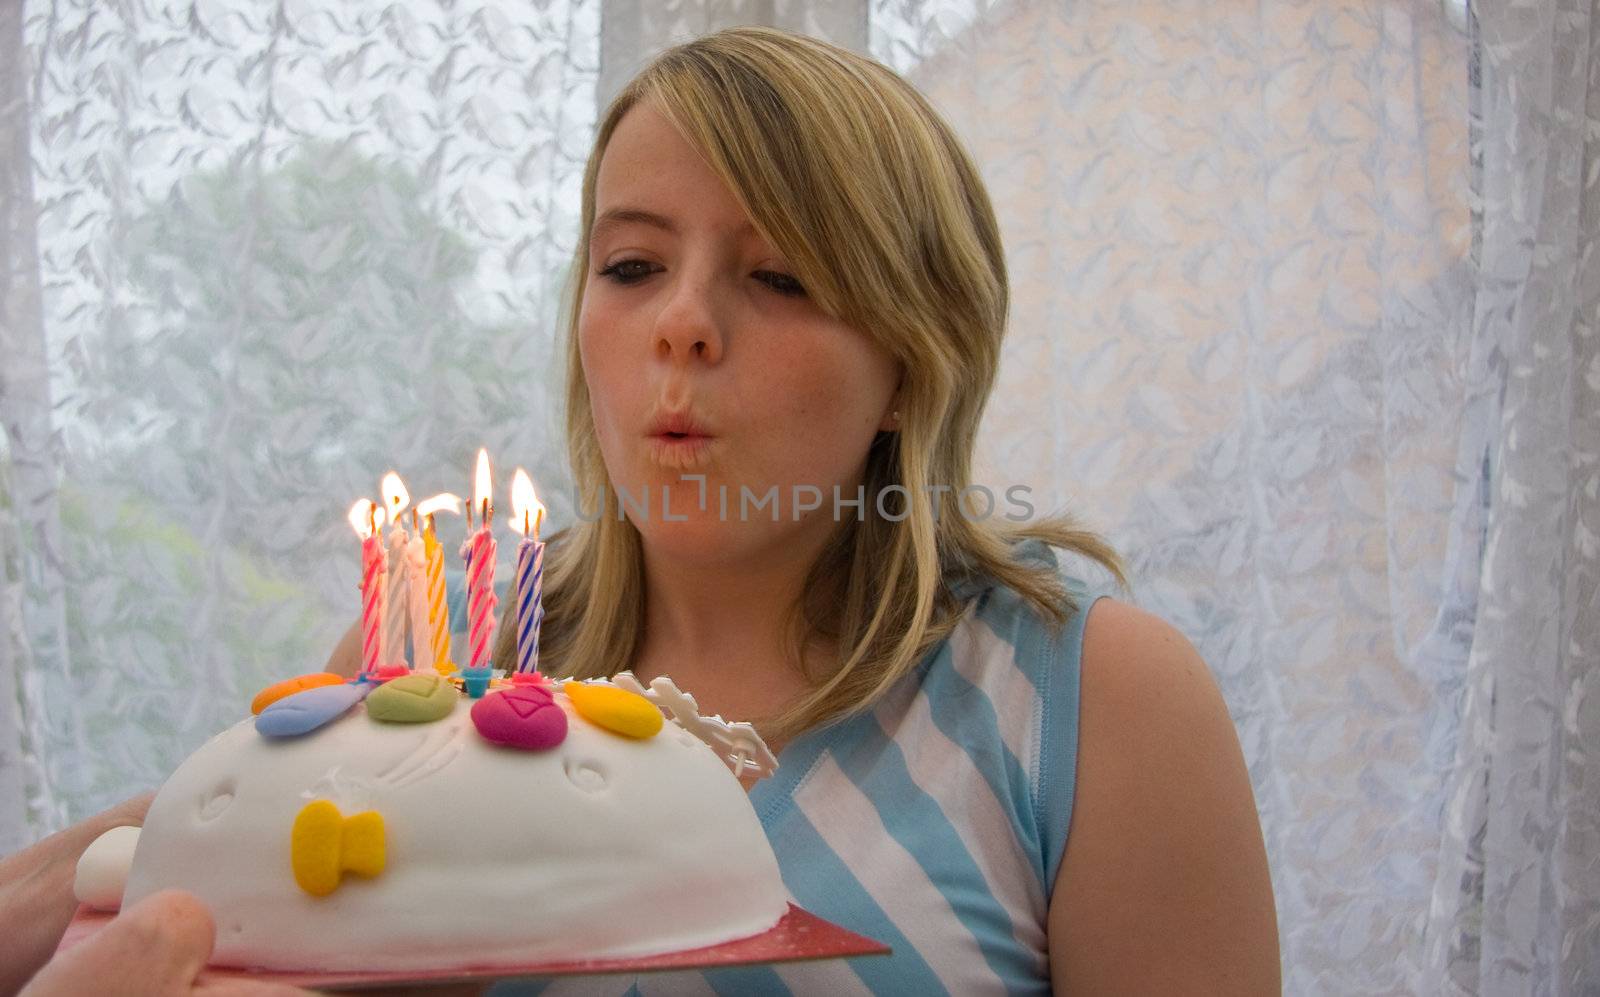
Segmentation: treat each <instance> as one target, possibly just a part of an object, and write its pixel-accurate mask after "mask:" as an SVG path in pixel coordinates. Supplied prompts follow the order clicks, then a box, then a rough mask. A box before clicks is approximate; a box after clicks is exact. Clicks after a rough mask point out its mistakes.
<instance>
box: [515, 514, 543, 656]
mask: <svg viewBox="0 0 1600 997" xmlns="http://www.w3.org/2000/svg"><path fill="white" fill-rule="evenodd" d="M543 575H544V544H543V543H542V542H540V541H539V540H536V539H534V538H533V537H526V536H525V537H523V539H522V542H521V543H520V544H518V545H517V671H518V672H521V673H525V674H530V675H531V674H533V673H534V672H536V671H538V670H539V624H540V623H541V622H543V620H544V607H543V606H542V605H541V604H540V603H541V599H540V592H541V590H542V589H543V587H544V579H543Z"/></svg>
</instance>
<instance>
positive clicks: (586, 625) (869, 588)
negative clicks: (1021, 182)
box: [496, 27, 1125, 740]
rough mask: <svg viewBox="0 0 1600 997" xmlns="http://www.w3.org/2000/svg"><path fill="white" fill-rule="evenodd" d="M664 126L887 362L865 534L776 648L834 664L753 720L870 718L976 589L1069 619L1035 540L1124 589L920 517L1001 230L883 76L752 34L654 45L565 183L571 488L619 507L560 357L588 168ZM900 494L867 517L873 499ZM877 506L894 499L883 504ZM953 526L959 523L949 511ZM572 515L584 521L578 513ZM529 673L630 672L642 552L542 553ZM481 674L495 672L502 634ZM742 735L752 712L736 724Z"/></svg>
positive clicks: (579, 379) (1106, 553)
mask: <svg viewBox="0 0 1600 997" xmlns="http://www.w3.org/2000/svg"><path fill="white" fill-rule="evenodd" d="M642 101H650V102H651V106H652V107H655V108H656V109H658V110H659V111H661V113H663V114H664V115H665V116H666V117H667V118H668V120H670V121H671V122H673V123H674V124H675V125H676V126H677V128H678V129H679V130H680V131H681V132H682V133H683V134H684V136H685V137H686V139H687V140H688V141H689V142H690V143H691V144H693V145H695V146H696V147H697V148H698V149H699V150H700V151H701V153H702V155H704V156H705V158H706V160H707V162H708V163H709V164H710V165H711V167H712V168H713V169H715V171H716V172H717V173H718V174H719V175H720V176H721V178H722V179H723V181H724V182H725V183H726V184H727V186H728V188H729V189H730V190H731V191H732V192H733V194H734V196H735V197H736V198H737V199H738V200H739V202H740V203H741V205H742V206H743V208H744V209H745V212H746V214H748V215H749V217H750V220H751V221H752V222H753V223H754V225H755V226H756V228H757V229H758V230H759V232H760V233H761V235H762V236H763V237H764V238H765V239H766V240H767V241H768V242H769V243H770V244H771V245H772V246H773V247H774V248H775V249H777V250H778V251H779V252H780V253H782V254H783V255H784V256H785V257H786V258H787V259H788V261H789V262H790V264H791V265H792V266H793V267H794V270H795V276H796V277H797V279H798V280H799V282H800V283H801V285H802V286H804V287H805V288H806V289H807V293H808V294H809V295H810V296H811V298H812V299H813V300H814V301H815V302H816V304H817V305H818V306H819V307H820V308H822V309H823V310H824V311H825V312H826V313H828V314H829V315H830V316H833V317H835V318H838V319H841V320H843V321H844V322H846V323H847V324H848V325H850V326H851V327H852V328H855V329H858V330H863V331H864V332H865V333H866V334H868V335H870V336H871V337H872V338H873V339H874V340H875V341H877V342H878V343H879V344H881V345H882V346H883V347H884V348H885V349H887V350H888V352H890V353H891V354H893V355H894V356H895V357H896V358H897V359H899V360H900V361H901V363H902V364H903V368H904V379H903V381H902V383H901V387H900V392H899V410H900V427H901V428H900V430H899V431H898V432H894V433H880V434H878V436H877V437H876V438H875V439H874V440H873V443H872V445H871V447H870V449H869V451H868V455H867V470H866V475H865V479H864V484H865V486H866V495H867V496H869V498H868V501H867V503H866V507H867V508H866V509H865V512H864V515H865V520H864V521H860V522H858V521H857V519H856V518H854V517H851V516H846V517H844V518H843V521H842V522H841V523H840V524H839V528H838V529H837V530H836V531H835V534H834V536H833V537H832V538H831V539H830V541H829V543H828V544H827V546H826V547H825V549H824V550H823V551H822V553H821V555H820V556H819V557H818V559H817V561H816V563H815V564H814V565H813V566H812V568H811V570H810V572H809V573H808V575H807V578H806V581H805V587H804V595H803V596H802V598H801V599H800V600H799V602H798V603H797V604H796V605H795V606H794V607H793V609H792V611H791V616H790V617H789V619H790V624H789V627H788V628H787V632H786V634H785V638H786V648H787V651H788V653H790V654H791V655H792V658H791V660H792V662H794V665H795V667H796V668H799V667H802V666H801V664H800V662H801V661H802V660H803V656H802V653H801V652H802V651H803V650H804V649H805V648H806V647H807V646H809V645H810V644H811V643H812V642H814V641H818V640H819V639H820V640H822V641H825V642H826V643H827V644H829V645H832V646H833V647H835V648H836V649H837V652H838V653H837V657H836V658H835V659H833V660H831V661H830V662H829V664H828V666H827V667H826V668H825V669H824V670H822V672H821V673H820V674H807V675H806V676H805V678H806V679H807V680H808V685H809V687H810V689H811V691H810V692H809V693H808V694H807V695H805V696H804V698H802V699H801V700H800V702H798V703H796V704H794V705H793V706H792V707H791V708H790V709H788V710H787V711H786V712H784V713H782V714H780V715H778V716H777V717H775V718H762V722H761V729H762V733H763V734H764V735H766V736H769V737H776V738H780V739H783V740H787V739H788V738H789V737H792V736H793V735H795V734H797V733H800V732H803V731H805V730H809V729H812V728H814V727H817V726H820V725H823V724H826V723H829V722H832V721H834V720H837V719H841V718H843V717H844V716H847V715H849V714H851V713H854V712H856V711H857V710H859V709H860V708H862V707H864V706H866V705H867V704H868V703H870V702H872V701H873V700H874V699H875V698H876V697H877V696H878V695H879V694H880V693H882V692H883V691H884V690H886V689H887V688H888V687H889V686H890V685H892V684H893V683H894V682H895V681H896V680H897V679H899V678H900V677H901V676H903V675H905V674H906V673H907V672H908V671H910V670H911V669H913V668H914V667H916V665H917V663H918V662H919V661H920V660H921V658H922V657H923V656H924V654H925V653H926V652H927V651H928V650H929V649H930V648H931V647H933V646H934V645H936V644H937V643H939V642H940V641H941V640H943V639H944V637H945V636H946V635H947V634H949V632H950V631H951V629H952V628H953V627H954V626H955V623H956V621H957V619H958V617H959V615H960V612H961V609H962V606H961V604H959V603H958V602H957V600H956V599H955V598H954V596H953V595H952V594H951V591H950V589H951V586H952V585H954V584H956V583H957V582H958V581H961V580H965V579H979V578H986V579H992V580H993V581H994V582H995V583H997V584H1000V585H1004V586H1008V587H1010V588H1011V589H1013V590H1014V591H1015V592H1016V593H1017V594H1018V595H1019V596H1020V597H1021V598H1022V599H1023V600H1025V601H1026V602H1027V603H1028V604H1030V605H1031V606H1032V607H1033V608H1034V609H1035V610H1036V611H1037V612H1038V613H1039V615H1040V616H1041V617H1042V618H1044V619H1045V620H1046V621H1047V622H1048V623H1049V624H1050V625H1052V626H1060V625H1061V624H1062V623H1064V622H1065V620H1066V619H1067V618H1068V617H1069V615H1070V614H1071V612H1072V611H1073V610H1074V609H1075V607H1074V605H1073V603H1072V601H1071V598H1070V595H1069V594H1068V593H1067V592H1066V591H1065V589H1064V588H1063V586H1062V584H1061V581H1060V578H1059V577H1058V576H1057V574H1056V573H1055V572H1054V571H1052V570H1050V569H1049V568H1048V567H1046V566H1040V565H1031V564H1027V563H1025V562H1024V561H1022V560H1020V559H1017V558H1015V557H1014V556H1013V553H1012V546H1013V545H1014V544H1016V543H1018V542H1020V541H1022V540H1025V539H1029V538H1035V539H1039V540H1042V541H1044V542H1046V543H1048V544H1051V545H1053V546H1056V547H1060V548H1063V549H1065V550H1069V551H1073V552H1075V553H1077V554H1080V555H1084V556H1086V557H1088V558H1089V559H1091V560H1093V561H1096V562H1099V563H1100V564H1101V565H1102V566H1104V567H1105V568H1106V569H1108V570H1109V572H1110V573H1111V574H1112V575H1113V576H1114V577H1115V578H1116V579H1117V581H1118V582H1122V583H1124V584H1125V580H1124V576H1123V572H1122V569H1121V565H1120V562H1119V561H1118V559H1117V556H1116V554H1115V552H1114V551H1112V549H1111V548H1110V547H1109V546H1108V545H1107V544H1106V543H1105V542H1104V541H1103V540H1101V539H1100V538H1099V537H1097V536H1096V535H1094V534H1093V533H1090V532H1087V531H1085V530H1083V529H1081V528H1080V527H1079V526H1078V525H1077V523H1076V522H1075V521H1074V520H1073V519H1071V518H1070V517H1066V516H1056V517H1053V518H1047V519H1040V520H1034V521H1028V522H1020V523H1019V522H1010V521H1001V522H990V521H989V520H988V519H979V518H976V517H972V518H969V517H968V516H965V515H960V514H955V515H952V514H941V515H937V516H936V515H935V514H934V512H933V509H932V506H931V501H930V498H929V491H928V486H929V485H931V484H933V483H938V484H940V485H949V486H951V489H952V490H951V492H950V494H951V495H959V494H960V493H961V490H962V489H963V488H965V487H966V486H967V485H969V484H970V483H971V477H972V453H973V448H974V445H975V442H976V439H977V433H978V423H979V419H980V417H981V416H982V414H983V409H984V405H985V403H986V402H987V400H988V397H989V392H990V390H991V388H992V387H993V384H994V379H995V372H996V368H997V367H998V365H999V360H1000V342H1001V338H1002V336H1003V335H1004V332H1005V324H1006V313H1007V307H1008V303H1009V289H1008V285H1007V278H1006V269H1005V261H1004V257H1003V254H1002V248H1001V244H1000V232H999V226H998V224H997V223H996V221H995V216H994V211H993V209H992V207H991V206H990V203H989V198H988V194H987V192H986V191H985V189H984V186H983V182H982V179H981V177H980V175H979V173H978V171H977V169H976V168H975V167H974V166H973V164H972V162H971V161H970V159H969V158H968V156H967V154H966V152H965V151H964V150H963V148H962V147H961V144H960V142H959V141H958V139H957V137H956V136H955V134H954V133H953V132H952V131H951V130H950V128H949V126H948V125H947V124H946V123H945V122H944V121H943V120H942V119H941V118H940V116H939V114H938V113H937V112H936V111H935V110H934V109H933V107H932V106H931V105H930V104H929V103H928V102H927V100H926V99H925V98H924V97H923V96H922V95H921V94H920V93H918V92H917V91H916V90H915V89H914V88H913V87H912V86H911V85H910V84H908V83H907V82H906V81H905V80H903V79H902V78H901V77H899V76H898V75H896V74H895V73H894V72H893V71H891V70H890V69H888V68H887V67H885V66H883V65H881V64H879V63H877V62H874V61H872V60H871V59H867V58H864V57H862V56H859V55H856V54H855V53H852V52H850V51H848V50H846V49H843V48H840V47H838V46H835V45H832V44H829V43H827V42H823V41H820V40H818V39H815V38H810V37H806V36H803V35H797V34H793V33H789V32H785V31H780V30H777V29H772V28H764V27H740V28H731V29H727V30H724V31H719V32H717V33H715V34H711V35H707V36H705V37H702V38H699V39H696V40H694V41H691V42H688V43H686V44H682V45H679V46H677V47H675V48H671V49H668V50H667V51H665V52H663V53H662V54H661V55H660V56H658V57H657V58H656V59H655V60H654V61H653V62H652V63H651V64H650V65H649V66H647V67H646V68H645V69H644V70H643V71H642V72H641V73H640V74H639V75H638V76H637V77H636V78H634V79H633V81H632V82H630V83H629V84H628V86H627V87H626V88H625V89H623V90H622V92H621V93H619V94H618V95H617V97H616V98H615V99H614V100H613V101H612V102H611V104H610V106H609V107H608V108H607V109H606V112H605V115H604V117H603V119H602V121H601V124H600V127H599V132H598V134H597V137H596V139H595V144H594V149H593V151H592V152H591V154H590V158H589V162H588V166H587V169H586V170H585V172H584V179H583V209H582V228H581V230H580V238H579V243H578V247H577V251H576V253H575V254H574V261H573V265H572V271H571V277H570V278H569V281H568V285H567V300H566V302H565V305H564V307H565V310H566V326H567V332H568V338H569V344H568V349H567V402H566V404H567V408H566V424H567V445H568V453H569V457H570V460H571V462H572V470H573V476H574V484H575V486H576V490H577V494H578V495H579V496H581V497H583V501H584V502H585V503H586V506H587V505H588V504H589V503H590V502H591V501H592V500H593V499H596V498H597V499H599V500H601V501H604V502H607V503H609V504H608V505H605V506H602V508H608V509H617V508H619V505H618V503H617V502H616V493H615V491H614V489H613V488H612V484H611V482H610V480H609V478H608V476H607V474H606V471H605V465H604V462H603V461H602V460H601V454H600V448H599V443H598V439H597V436H596V432H595V426H594V421H593V415H592V412H591V409H590V397H589V391H588V385H587V384H586V382H585V380H584V376H583V370H582V367H581V365H580V362H579V354H578V343H577V335H576V331H577V323H578V315H579V311H580V307H581V303H582V299H583V293H584V288H585V287H586V284H587V277H588V267H587V260H588V255H589V229H590V227H591V226H592V225H593V224H594V216H595V183H596V178H597V175H598V173H599V167H600V161H601V157H602V156H603V155H604V153H605V149H606V146H607V144H608V142H609V141H610V139H611V136H612V134H613V133H614V132H615V131H616V128H617V126H618V123H619V122H620V121H621V120H622V118H623V115H625V114H626V113H627V112H628V110H629V109H630V108H632V107H633V106H635V105H636V104H638V103H640V102H642ZM892 485H900V486H902V487H903V488H904V489H905V491H904V492H900V493H899V496H900V497H901V498H902V501H901V502H899V503H898V506H895V505H894V504H887V505H886V508H887V509H888V513H889V515H890V516H896V517H901V516H903V518H900V519H899V521H894V520H891V519H889V518H885V517H883V516H880V515H879V514H878V512H879V510H878V509H877V508H876V504H877V503H876V502H875V501H873V499H872V498H871V496H877V495H879V494H880V490H881V489H885V488H888V487H890V486H892ZM891 494H895V493H891ZM957 511H958V512H959V510H957ZM585 515H586V516H587V513H586V514H585ZM550 543H551V547H550V549H549V551H548V553H547V555H546V559H545V563H546V565H547V570H546V572H545V579H544V590H543V599H544V608H545V619H544V623H543V625H542V628H541V633H540V659H541V668H543V669H544V670H545V671H547V672H552V673H554V674H560V675H568V676H574V677H580V678H589V677H599V676H609V675H613V674H615V673H616V672H618V671H621V670H623V669H625V668H628V667H630V666H631V664H632V661H633V657H634V655H635V653H636V651H637V649H638V647H639V643H640V638H641V634H642V631H643V623H644V601H645V600H644V596H645V592H644V581H643V567H642V545H641V539H640V535H639V531H638V529H637V528H636V527H635V526H634V524H633V523H632V522H630V521H628V520H626V519H623V518H621V517H618V516H615V515H612V514H609V513H607V514H602V515H600V516H598V518H597V519H595V520H594V521H592V522H591V521H587V520H586V518H585V520H583V521H579V522H577V523H575V524H574V525H572V526H571V527H569V528H567V529H564V530H562V531H560V532H559V533H557V534H555V535H554V536H552V537H551V539H550ZM501 629H502V634H501V638H502V639H501V641H500V646H499V647H498V648H497V651H496V658H497V662H498V663H499V664H500V666H501V667H510V666H511V662H512V661H513V658H514V655H513V640H512V636H511V634H512V630H513V628H512V627H509V626H506V627H502V628H501ZM740 719H758V718H748V717H746V718H740Z"/></svg>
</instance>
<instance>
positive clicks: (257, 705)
mask: <svg viewBox="0 0 1600 997" xmlns="http://www.w3.org/2000/svg"><path fill="white" fill-rule="evenodd" d="M344 681H345V678H344V676H343V675H335V674H333V673H332V672H312V673H311V674H310V675H297V676H295V677H294V678H292V679H284V680H283V681H282V682H274V683H273V684H272V685H269V686H267V687H266V688H265V689H262V690H261V691H260V692H258V693H256V698H255V699H252V700H251V701H250V712H251V713H260V712H261V711H262V710H264V709H266V708H267V707H269V706H271V705H272V704H273V703H276V702H277V701H278V700H280V699H282V698H283V697H285V696H293V695H294V694H295V693H297V692H304V691H305V690H307V689H317V688H320V687H322V686H325V685H339V684H340V683H342V682H344Z"/></svg>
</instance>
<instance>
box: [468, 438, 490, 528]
mask: <svg viewBox="0 0 1600 997" xmlns="http://www.w3.org/2000/svg"><path fill="white" fill-rule="evenodd" d="M472 507H473V508H474V509H476V510H478V511H479V512H480V513H481V514H482V516H483V525H485V526H487V525H489V517H490V516H492V515H494V479H493V478H491V477H490V475H489V451H488V450H482V449H480V450H479V451H478V474H477V477H476V478H475V479H474V483H473V489H472Z"/></svg>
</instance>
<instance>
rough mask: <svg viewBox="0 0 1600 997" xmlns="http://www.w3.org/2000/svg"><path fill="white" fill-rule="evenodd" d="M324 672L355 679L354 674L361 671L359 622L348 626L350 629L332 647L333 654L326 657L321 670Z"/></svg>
mask: <svg viewBox="0 0 1600 997" xmlns="http://www.w3.org/2000/svg"><path fill="white" fill-rule="evenodd" d="M322 670H323V671H325V672H333V673H334V674H335V675H343V676H344V677H345V678H347V679H348V678H355V674H356V672H359V671H360V670H361V621H360V620H357V621H355V622H354V623H352V624H350V629H349V630H346V631H345V632H344V636H343V637H340V638H339V643H337V644H335V645H333V653H332V654H330V655H328V663H327V664H326V665H324V666H323V668H322Z"/></svg>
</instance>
